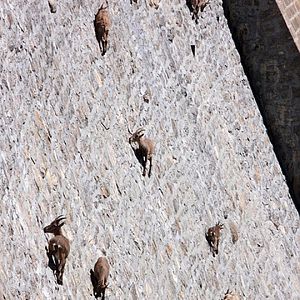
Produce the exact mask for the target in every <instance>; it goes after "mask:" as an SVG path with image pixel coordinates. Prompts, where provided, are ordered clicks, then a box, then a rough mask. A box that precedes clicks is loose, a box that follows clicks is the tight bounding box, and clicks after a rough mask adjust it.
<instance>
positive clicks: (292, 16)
mask: <svg viewBox="0 0 300 300" xmlns="http://www.w3.org/2000/svg"><path fill="white" fill-rule="evenodd" d="M276 2H277V5H278V7H279V9H280V11H281V13H282V15H283V17H284V20H285V22H286V24H287V26H288V28H289V30H290V33H291V35H292V37H293V39H294V41H295V44H296V45H297V47H298V50H299V51H300V1H299V0H276Z"/></svg>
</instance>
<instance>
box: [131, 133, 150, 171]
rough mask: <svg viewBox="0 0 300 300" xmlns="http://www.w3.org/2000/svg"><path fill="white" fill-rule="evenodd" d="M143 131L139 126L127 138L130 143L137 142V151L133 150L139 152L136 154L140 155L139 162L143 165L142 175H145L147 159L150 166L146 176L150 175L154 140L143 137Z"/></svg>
mask: <svg viewBox="0 0 300 300" xmlns="http://www.w3.org/2000/svg"><path fill="white" fill-rule="evenodd" d="M144 131H145V129H143V128H139V129H138V130H137V131H136V132H134V133H133V134H132V135H131V137H130V138H129V143H130V144H131V145H132V143H137V144H138V146H139V148H138V151H137V150H135V152H136V153H137V152H139V153H138V155H137V156H140V157H141V163H142V166H143V176H146V168H147V161H149V164H150V166H149V172H148V176H149V177H150V176H151V170H152V157H153V154H154V148H155V144H154V141H152V140H151V139H148V138H145V137H144Z"/></svg>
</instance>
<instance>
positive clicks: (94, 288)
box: [90, 269, 105, 300]
mask: <svg viewBox="0 0 300 300" xmlns="http://www.w3.org/2000/svg"><path fill="white" fill-rule="evenodd" d="M90 278H91V282H92V285H93V295H94V297H95V298H96V299H98V298H99V297H101V296H102V298H101V300H105V289H104V290H103V291H102V292H101V293H98V292H97V278H96V277H95V274H94V271H93V270H92V269H91V270H90Z"/></svg>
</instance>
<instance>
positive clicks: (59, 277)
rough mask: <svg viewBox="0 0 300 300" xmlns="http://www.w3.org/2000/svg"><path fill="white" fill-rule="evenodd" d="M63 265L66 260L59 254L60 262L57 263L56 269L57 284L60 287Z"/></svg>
mask: <svg viewBox="0 0 300 300" xmlns="http://www.w3.org/2000/svg"><path fill="white" fill-rule="evenodd" d="M65 264H66V258H65V257H64V255H62V254H61V260H60V262H59V265H58V268H57V283H58V284H60V285H62V284H63V275H64V270H65Z"/></svg>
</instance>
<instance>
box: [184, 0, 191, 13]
mask: <svg viewBox="0 0 300 300" xmlns="http://www.w3.org/2000/svg"><path fill="white" fill-rule="evenodd" d="M185 4H186V6H187V7H188V8H189V10H190V12H191V13H192V12H193V7H192V1H191V0H186V1H185Z"/></svg>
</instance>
